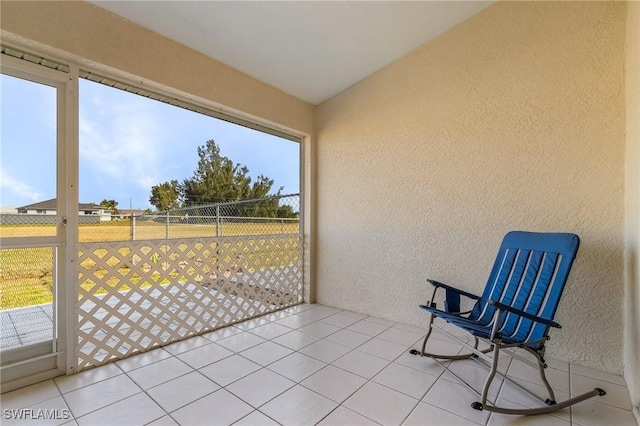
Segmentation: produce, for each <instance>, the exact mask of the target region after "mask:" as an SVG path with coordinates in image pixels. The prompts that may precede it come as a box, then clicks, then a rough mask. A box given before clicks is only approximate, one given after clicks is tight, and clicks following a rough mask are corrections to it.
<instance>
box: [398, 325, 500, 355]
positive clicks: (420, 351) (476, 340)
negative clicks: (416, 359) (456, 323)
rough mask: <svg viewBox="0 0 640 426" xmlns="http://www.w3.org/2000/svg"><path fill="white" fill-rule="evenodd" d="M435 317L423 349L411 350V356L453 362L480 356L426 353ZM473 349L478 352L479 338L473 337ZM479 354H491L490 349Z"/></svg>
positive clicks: (423, 343) (425, 338)
mask: <svg viewBox="0 0 640 426" xmlns="http://www.w3.org/2000/svg"><path fill="white" fill-rule="evenodd" d="M433 319H434V318H433V316H432V317H431V321H429V329H428V330H427V335H426V336H425V337H424V340H423V341H422V348H421V350H417V349H411V350H409V353H410V354H411V355H420V356H421V357H425V356H426V357H428V358H435V359H447V360H451V361H457V360H461V359H469V358H474V357H477V356H478V355H476V354H475V353H468V354H462V355H439V354H433V353H430V352H427V351H426V348H427V342H428V341H429V337H431V332H432V331H433ZM473 340H474V343H473V348H474V349H476V351H478V343H479V340H478V338H477V337H475V336H473ZM478 352H482V353H487V352H490V349H484V350H481V351H478Z"/></svg>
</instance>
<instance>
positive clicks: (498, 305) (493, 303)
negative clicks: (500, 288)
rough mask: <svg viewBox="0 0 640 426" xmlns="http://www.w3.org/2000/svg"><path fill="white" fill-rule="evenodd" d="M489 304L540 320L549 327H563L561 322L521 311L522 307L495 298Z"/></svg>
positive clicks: (535, 320)
mask: <svg viewBox="0 0 640 426" xmlns="http://www.w3.org/2000/svg"><path fill="white" fill-rule="evenodd" d="M489 304H490V305H493V306H495V307H496V308H498V309H500V310H501V311H507V312H510V313H512V314H514V315H518V316H521V317H523V318H527V319H530V320H531V321H534V322H539V323H541V324H544V325H548V326H549V327H555V328H562V326H561V325H560V324H558V323H557V322H555V321H551V320H548V319H544V318H540V317H538V316H535V315H532V314H530V313H527V312H525V311H521V310H520V309H516V308H512V307H511V306H508V305H504V304H502V303H500V302H497V301H495V300H489Z"/></svg>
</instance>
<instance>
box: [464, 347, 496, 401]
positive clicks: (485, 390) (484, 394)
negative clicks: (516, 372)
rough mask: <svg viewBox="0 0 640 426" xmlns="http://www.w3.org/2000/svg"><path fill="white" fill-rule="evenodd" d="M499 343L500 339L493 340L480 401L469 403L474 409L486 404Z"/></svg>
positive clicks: (494, 373) (494, 370) (493, 375)
mask: <svg viewBox="0 0 640 426" xmlns="http://www.w3.org/2000/svg"><path fill="white" fill-rule="evenodd" d="M500 343H502V342H501V341H500V339H496V340H495V341H494V342H493V356H492V360H491V370H490V371H489V375H488V376H487V378H486V379H485V381H484V386H483V388H482V397H481V398H482V399H481V402H474V403H472V404H471V407H472V408H474V409H476V410H482V408H483V407H484V406H485V405H486V404H487V396H488V395H489V388H490V387H491V382H493V378H494V377H495V376H496V372H497V371H498V359H499V356H500Z"/></svg>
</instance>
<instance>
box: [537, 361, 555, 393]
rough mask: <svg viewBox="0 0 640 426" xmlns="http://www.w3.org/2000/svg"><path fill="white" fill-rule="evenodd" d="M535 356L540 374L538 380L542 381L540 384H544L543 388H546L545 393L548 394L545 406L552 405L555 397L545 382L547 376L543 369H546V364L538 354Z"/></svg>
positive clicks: (546, 381) (547, 382)
mask: <svg viewBox="0 0 640 426" xmlns="http://www.w3.org/2000/svg"><path fill="white" fill-rule="evenodd" d="M535 355H536V358H537V360H538V372H539V373H540V379H541V380H542V383H544V385H545V387H546V388H547V391H548V392H549V399H547V400H546V401H545V404H547V405H554V404H555V403H556V396H555V394H554V393H553V389H552V388H551V385H550V384H549V381H548V380H547V375H546V374H545V372H544V370H545V368H547V364H546V363H545V362H544V359H542V357H541V356H540V355H538V354H535Z"/></svg>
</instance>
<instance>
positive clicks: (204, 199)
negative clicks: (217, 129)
mask: <svg viewBox="0 0 640 426" xmlns="http://www.w3.org/2000/svg"><path fill="white" fill-rule="evenodd" d="M198 158H199V159H198V165H197V167H196V170H195V171H194V172H193V176H192V177H190V178H187V179H184V180H183V181H182V182H178V181H176V180H172V181H171V182H164V183H160V184H158V185H155V186H153V187H152V188H151V198H150V199H149V202H150V203H151V204H153V205H154V206H156V207H157V208H158V210H161V211H163V210H168V209H171V208H176V207H178V205H179V204H180V203H179V200H181V201H182V203H181V205H182V207H189V206H194V205H201V204H214V203H222V202H229V201H240V200H250V199H264V198H266V197H268V196H269V195H270V192H271V189H272V187H273V184H274V180H273V179H269V178H268V177H266V176H264V175H259V176H258V177H257V178H256V180H255V181H253V180H252V179H251V176H249V169H248V168H247V166H245V165H242V164H239V163H238V164H236V163H234V162H233V161H232V160H231V159H229V158H228V157H225V156H223V155H222V154H221V152H220V147H219V146H218V145H217V144H216V143H215V141H214V140H213V139H210V140H208V141H207V142H205V144H204V145H202V146H199V147H198ZM282 190H283V187H280V188H279V189H278V191H277V192H276V194H272V195H275V196H278V195H281V193H282ZM233 209H234V211H233V213H232V214H233V215H234V216H240V217H242V216H249V217H274V218H275V217H278V218H280V217H284V218H289V217H297V215H298V213H296V212H294V211H293V209H292V208H291V206H286V205H285V206H281V205H280V202H279V200H278V199H271V198H267V199H265V200H262V201H260V202H257V203H250V204H247V205H244V204H240V205H238V206H235V207H234V208H233Z"/></svg>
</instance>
